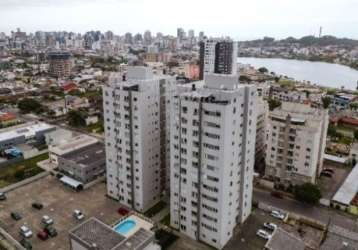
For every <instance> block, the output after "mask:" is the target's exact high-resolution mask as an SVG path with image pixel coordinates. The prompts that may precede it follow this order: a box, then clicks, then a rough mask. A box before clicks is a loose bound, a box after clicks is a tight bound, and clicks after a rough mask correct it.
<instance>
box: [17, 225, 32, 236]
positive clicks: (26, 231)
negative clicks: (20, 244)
mask: <svg viewBox="0 0 358 250" xmlns="http://www.w3.org/2000/svg"><path fill="white" fill-rule="evenodd" d="M20 234H21V235H22V236H24V237H25V238H30V237H31V236H32V231H31V230H30V228H28V227H27V226H21V227H20Z"/></svg>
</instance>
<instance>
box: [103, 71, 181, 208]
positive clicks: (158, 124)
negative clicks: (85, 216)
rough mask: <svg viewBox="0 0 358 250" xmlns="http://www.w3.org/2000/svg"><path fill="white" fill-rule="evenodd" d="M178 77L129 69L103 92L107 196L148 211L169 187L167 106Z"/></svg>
mask: <svg viewBox="0 0 358 250" xmlns="http://www.w3.org/2000/svg"><path fill="white" fill-rule="evenodd" d="M173 84H174V78H172V77H170V76H167V75H153V73H152V70H151V69H149V68H146V67H141V66H137V67H128V68H127V73H126V74H125V75H119V74H115V75H112V76H111V77H110V80H109V86H107V87H104V88H103V102H104V121H105V138H106V164H107V192H108V195H109V196H110V197H112V198H114V199H116V200H118V201H120V202H121V203H122V204H125V205H127V206H128V207H131V208H133V209H135V210H136V211H139V212H144V211H146V210H147V209H149V208H150V207H151V206H153V205H154V204H156V203H157V202H158V201H159V200H160V197H161V195H163V194H164V193H165V191H166V190H168V188H169V161H170V156H169V149H170V145H169V131H170V130H169V123H168V122H169V113H168V105H169V101H170V96H171V94H172V92H171V91H172V88H173Z"/></svg>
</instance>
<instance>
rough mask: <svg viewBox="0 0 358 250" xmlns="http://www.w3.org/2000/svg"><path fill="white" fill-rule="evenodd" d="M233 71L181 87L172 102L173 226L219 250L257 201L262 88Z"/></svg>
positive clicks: (171, 183) (206, 76) (208, 76)
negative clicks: (255, 186)
mask: <svg viewBox="0 0 358 250" xmlns="http://www.w3.org/2000/svg"><path fill="white" fill-rule="evenodd" d="M228 56H231V55H228ZM234 68H235V70H234ZM232 72H234V73H233V74H215V73H208V74H206V75H205V80H204V81H201V82H195V83H194V84H193V85H192V87H191V88H190V87H189V88H188V87H186V88H184V87H181V88H178V89H177V92H176V95H175V97H174V98H173V101H172V103H171V122H170V125H171V130H170V138H171V141H170V144H171V148H170V151H171V160H170V164H171V166H170V167H171V179H170V180H171V182H170V186H171V189H170V190H171V196H170V197H171V201H170V210H171V213H170V214H171V226H173V227H174V228H176V229H177V230H179V231H180V232H181V233H184V234H186V235H187V236H189V237H191V238H193V239H196V240H199V241H202V242H205V243H207V244H209V245H211V246H213V247H215V248H218V249H222V248H223V247H224V246H225V245H226V243H227V242H228V241H229V239H230V238H231V237H232V236H233V232H234V228H235V227H236V226H237V225H238V224H241V223H243V222H244V221H245V220H246V218H247V217H248V216H249V215H250V212H251V202H252V180H253V166H254V158H255V137H256V118H257V115H256V98H257V97H256V87H255V86H254V85H242V84H239V81H238V77H237V74H236V65H235V67H233V70H232Z"/></svg>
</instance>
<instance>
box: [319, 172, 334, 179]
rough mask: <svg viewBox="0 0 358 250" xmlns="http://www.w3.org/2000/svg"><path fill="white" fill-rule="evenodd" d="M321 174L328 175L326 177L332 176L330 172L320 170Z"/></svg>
mask: <svg viewBox="0 0 358 250" xmlns="http://www.w3.org/2000/svg"><path fill="white" fill-rule="evenodd" d="M321 176H325V177H328V178H332V174H331V173H330V172H324V171H322V172H321Z"/></svg>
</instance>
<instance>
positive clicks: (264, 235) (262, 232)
mask: <svg viewBox="0 0 358 250" xmlns="http://www.w3.org/2000/svg"><path fill="white" fill-rule="evenodd" d="M256 235H257V236H259V237H261V238H263V239H265V240H269V239H270V238H271V234H269V233H268V232H266V231H265V230H262V229H259V230H258V231H257V232H256Z"/></svg>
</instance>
